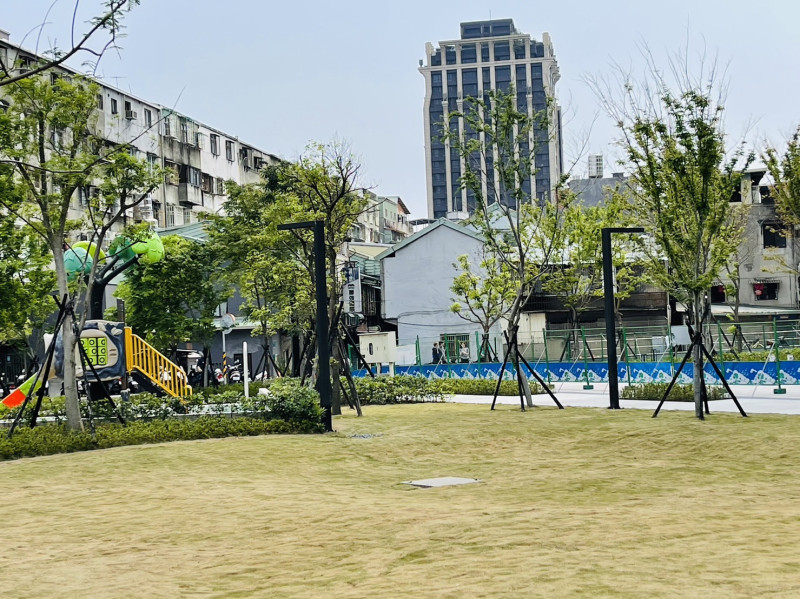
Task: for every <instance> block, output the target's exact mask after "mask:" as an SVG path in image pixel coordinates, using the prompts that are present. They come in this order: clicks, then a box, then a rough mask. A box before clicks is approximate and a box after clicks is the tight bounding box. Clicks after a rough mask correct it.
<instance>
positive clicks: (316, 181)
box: [283, 140, 367, 414]
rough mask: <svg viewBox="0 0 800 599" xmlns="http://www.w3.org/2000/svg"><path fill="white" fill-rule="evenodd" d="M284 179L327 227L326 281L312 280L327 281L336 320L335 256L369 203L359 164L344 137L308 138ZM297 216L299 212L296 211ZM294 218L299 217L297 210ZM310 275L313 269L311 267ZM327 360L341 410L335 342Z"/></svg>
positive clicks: (335, 410)
mask: <svg viewBox="0 0 800 599" xmlns="http://www.w3.org/2000/svg"><path fill="white" fill-rule="evenodd" d="M283 181H284V184H285V185H286V186H287V189H289V190H290V192H289V193H290V194H291V195H292V196H293V197H294V198H295V199H296V201H297V203H298V206H299V208H300V210H301V211H302V212H301V213H305V214H306V215H308V219H307V220H321V221H322V222H323V223H324V229H325V264H326V267H327V269H328V277H327V278H328V280H327V282H323V281H316V280H314V285H320V284H326V283H327V288H328V298H329V299H328V322H330V323H331V324H333V323H335V322H336V319H337V316H338V314H339V301H340V296H341V290H342V281H341V276H340V272H339V267H338V263H337V257H338V256H339V253H340V251H341V249H342V246H343V245H344V243H345V241H346V240H347V239H348V236H349V235H350V231H351V229H352V227H353V225H354V224H355V222H356V220H357V219H358V216H359V215H360V214H361V213H362V212H363V211H364V209H365V208H366V206H367V200H366V197H365V192H366V191H367V188H366V187H364V186H363V185H362V184H361V164H360V163H359V162H358V160H357V159H356V157H355V156H354V155H353V153H352V151H351V149H350V147H349V146H348V144H347V143H345V142H343V141H338V140H334V141H332V142H329V143H327V144H320V143H312V144H309V145H308V146H307V147H306V150H305V152H304V153H303V155H302V156H300V158H299V160H298V161H297V162H294V163H291V164H290V165H289V166H288V167H287V169H286V171H285V172H284V179H283ZM298 216H299V215H298ZM293 220H305V219H300V218H298V217H297V216H296V217H295V218H294V219H293ZM292 233H293V234H294V235H295V236H296V237H297V238H298V239H304V240H305V243H304V244H303V247H304V248H306V249H307V250H308V251H307V253H306V256H305V260H306V262H305V264H308V266H309V270H311V265H312V262H311V252H310V248H311V244H310V235H309V233H308V232H300V231H297V230H295V231H292ZM309 275H310V276H313V274H312V273H311V272H310V273H309ZM332 356H333V362H332V365H331V382H332V384H331V388H332V391H333V395H332V401H331V404H332V405H331V413H332V414H341V395H340V392H339V384H338V381H339V373H340V371H341V366H342V362H343V361H344V360H345V359H346V356H343V355H341V354H340V352H339V351H338V346H336V345H334V347H333V353H332Z"/></svg>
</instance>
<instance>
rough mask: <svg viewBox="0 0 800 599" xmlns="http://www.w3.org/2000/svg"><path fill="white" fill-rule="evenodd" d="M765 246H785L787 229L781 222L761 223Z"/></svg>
mask: <svg viewBox="0 0 800 599" xmlns="http://www.w3.org/2000/svg"><path fill="white" fill-rule="evenodd" d="M761 233H762V235H763V237H764V247H765V248H785V247H786V229H785V227H784V226H783V225H782V224H781V223H764V224H763V225H761Z"/></svg>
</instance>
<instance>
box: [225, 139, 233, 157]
mask: <svg viewBox="0 0 800 599" xmlns="http://www.w3.org/2000/svg"><path fill="white" fill-rule="evenodd" d="M225 158H227V159H228V160H229V161H230V162H233V142H232V141H230V140H225Z"/></svg>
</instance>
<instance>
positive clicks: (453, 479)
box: [403, 476, 481, 489]
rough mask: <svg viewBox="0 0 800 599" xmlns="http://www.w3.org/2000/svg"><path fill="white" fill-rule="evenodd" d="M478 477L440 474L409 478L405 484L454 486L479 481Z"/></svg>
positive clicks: (423, 486) (428, 487)
mask: <svg viewBox="0 0 800 599" xmlns="http://www.w3.org/2000/svg"><path fill="white" fill-rule="evenodd" d="M479 482H481V481H479V480H478V479H477V478H461V477H458V476H440V477H439V478H424V479H422V480H407V481H404V482H403V484H404V485H413V486H415V487H420V488H422V489H430V488H431V487H452V486H453V485H469V484H471V483H479Z"/></svg>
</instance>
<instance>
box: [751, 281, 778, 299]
mask: <svg viewBox="0 0 800 599" xmlns="http://www.w3.org/2000/svg"><path fill="white" fill-rule="evenodd" d="M778 285H779V283H777V282H776V281H767V282H763V283H753V294H754V295H755V296H756V300H758V301H761V300H776V299H778Z"/></svg>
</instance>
